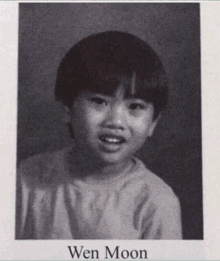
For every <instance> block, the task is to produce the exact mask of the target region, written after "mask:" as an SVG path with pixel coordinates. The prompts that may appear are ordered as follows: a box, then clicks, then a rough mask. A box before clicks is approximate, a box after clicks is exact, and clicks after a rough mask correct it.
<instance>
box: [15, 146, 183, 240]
mask: <svg viewBox="0 0 220 261" xmlns="http://www.w3.org/2000/svg"><path fill="white" fill-rule="evenodd" d="M68 151H69V149H63V150H59V151H56V152H53V153H44V154H40V155H37V156H34V157H31V158H29V159H27V160H24V161H23V162H22V163H21V164H20V167H19V170H18V184H17V189H18V191H17V210H16V214H17V215H16V238H17V239H181V237H182V231H181V211H180V204H179V200H178V198H177V197H176V196H175V194H174V192H173V191H172V189H171V188H170V187H169V186H168V185H167V184H166V183H165V182H164V181H162V179H160V178H159V177H158V176H156V175H155V174H153V173H152V172H151V171H149V170H148V169H147V168H145V166H144V164H143V163H142V162H141V161H140V160H138V159H137V158H134V167H133V168H132V170H131V171H130V172H129V173H126V175H125V174H124V175H120V176H118V177H114V178H112V179H111V180H108V181H99V182H97V183H92V184H91V183H90V184H87V183H86V182H84V181H82V180H79V179H74V178H73V177H72V176H71V175H70V172H69V171H68V170H69V168H68V167H67V160H66V157H67V153H68Z"/></svg>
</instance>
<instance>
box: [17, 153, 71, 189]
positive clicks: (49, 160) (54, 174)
mask: <svg viewBox="0 0 220 261" xmlns="http://www.w3.org/2000/svg"><path fill="white" fill-rule="evenodd" d="M67 151H68V148H64V149H60V150H56V151H54V152H44V153H41V154H37V155H34V156H31V157H29V158H27V159H25V160H22V161H21V163H20V164H19V167H18V175H19V176H20V177H22V179H23V180H25V181H26V182H27V183H29V184H30V185H37V184H42V185H51V184H53V183H54V182H55V183H57V182H58V181H59V180H60V177H61V176H62V175H64V172H65V167H64V165H65V164H64V162H65V154H66V152H67Z"/></svg>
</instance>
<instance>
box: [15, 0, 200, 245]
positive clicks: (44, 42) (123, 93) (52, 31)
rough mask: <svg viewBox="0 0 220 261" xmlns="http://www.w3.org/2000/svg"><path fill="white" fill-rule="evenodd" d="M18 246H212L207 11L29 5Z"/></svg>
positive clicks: (22, 74)
mask: <svg viewBox="0 0 220 261" xmlns="http://www.w3.org/2000/svg"><path fill="white" fill-rule="evenodd" d="M18 51H19V53H18V63H19V71H18V136H17V142H18V143H17V163H18V173H17V189H18V192H17V198H16V200H17V209H16V212H17V213H16V238H17V239H151V240H159V239H170V240H172V239H177V240H180V239H203V211H202V154H201V74H200V68H201V63H200V7H199V4H198V3H194V4H191V3H187V4H184V3H174V4H170V3H162V4H160V3H158V4H152V3H20V4H19V50H18Z"/></svg>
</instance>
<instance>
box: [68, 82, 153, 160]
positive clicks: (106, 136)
mask: <svg viewBox="0 0 220 261" xmlns="http://www.w3.org/2000/svg"><path fill="white" fill-rule="evenodd" d="M153 114H154V108H153V104H151V103H147V102H145V101H144V100H141V99H136V98H128V99H127V98H125V97H124V90H123V87H122V86H119V88H118V89H117V91H116V93H115V94H114V95H113V96H107V95H103V94H96V93H93V92H90V91H83V92H81V94H80V95H79V96H78V97H77V98H76V100H75V101H74V103H73V106H72V108H71V109H68V110H67V117H68V118H67V119H68V121H69V123H70V124H71V126H72V129H73V133H74V137H75V146H76V151H78V152H79V153H80V154H81V155H83V156H85V158H88V159H90V160H91V159H92V160H96V161H97V162H102V163H104V164H118V163H122V162H123V161H124V160H127V159H129V158H130V157H131V156H132V155H133V154H134V153H135V152H136V151H137V150H138V149H140V148H141V147H142V145H143V144H144V142H145V140H146V138H147V137H148V136H151V135H152V134H153V131H154V128H155V126H156V123H157V120H156V121H155V120H153Z"/></svg>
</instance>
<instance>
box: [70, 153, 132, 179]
mask: <svg viewBox="0 0 220 261" xmlns="http://www.w3.org/2000/svg"><path fill="white" fill-rule="evenodd" d="M67 160H68V165H69V169H70V172H71V173H72V175H73V176H74V177H76V178H78V179H81V180H83V181H87V182H90V181H95V180H96V181H99V180H100V181H102V180H110V179H113V178H115V177H118V176H120V175H123V174H125V173H128V172H130V170H131V169H132V167H133V165H134V162H133V160H132V158H128V159H125V160H123V161H121V162H119V163H116V164H107V163H106V164H104V163H102V162H97V161H94V159H91V160H88V159H87V160H85V159H84V157H82V156H81V155H79V154H78V153H76V152H75V151H73V150H71V151H70V153H69V154H68V159H67Z"/></svg>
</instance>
